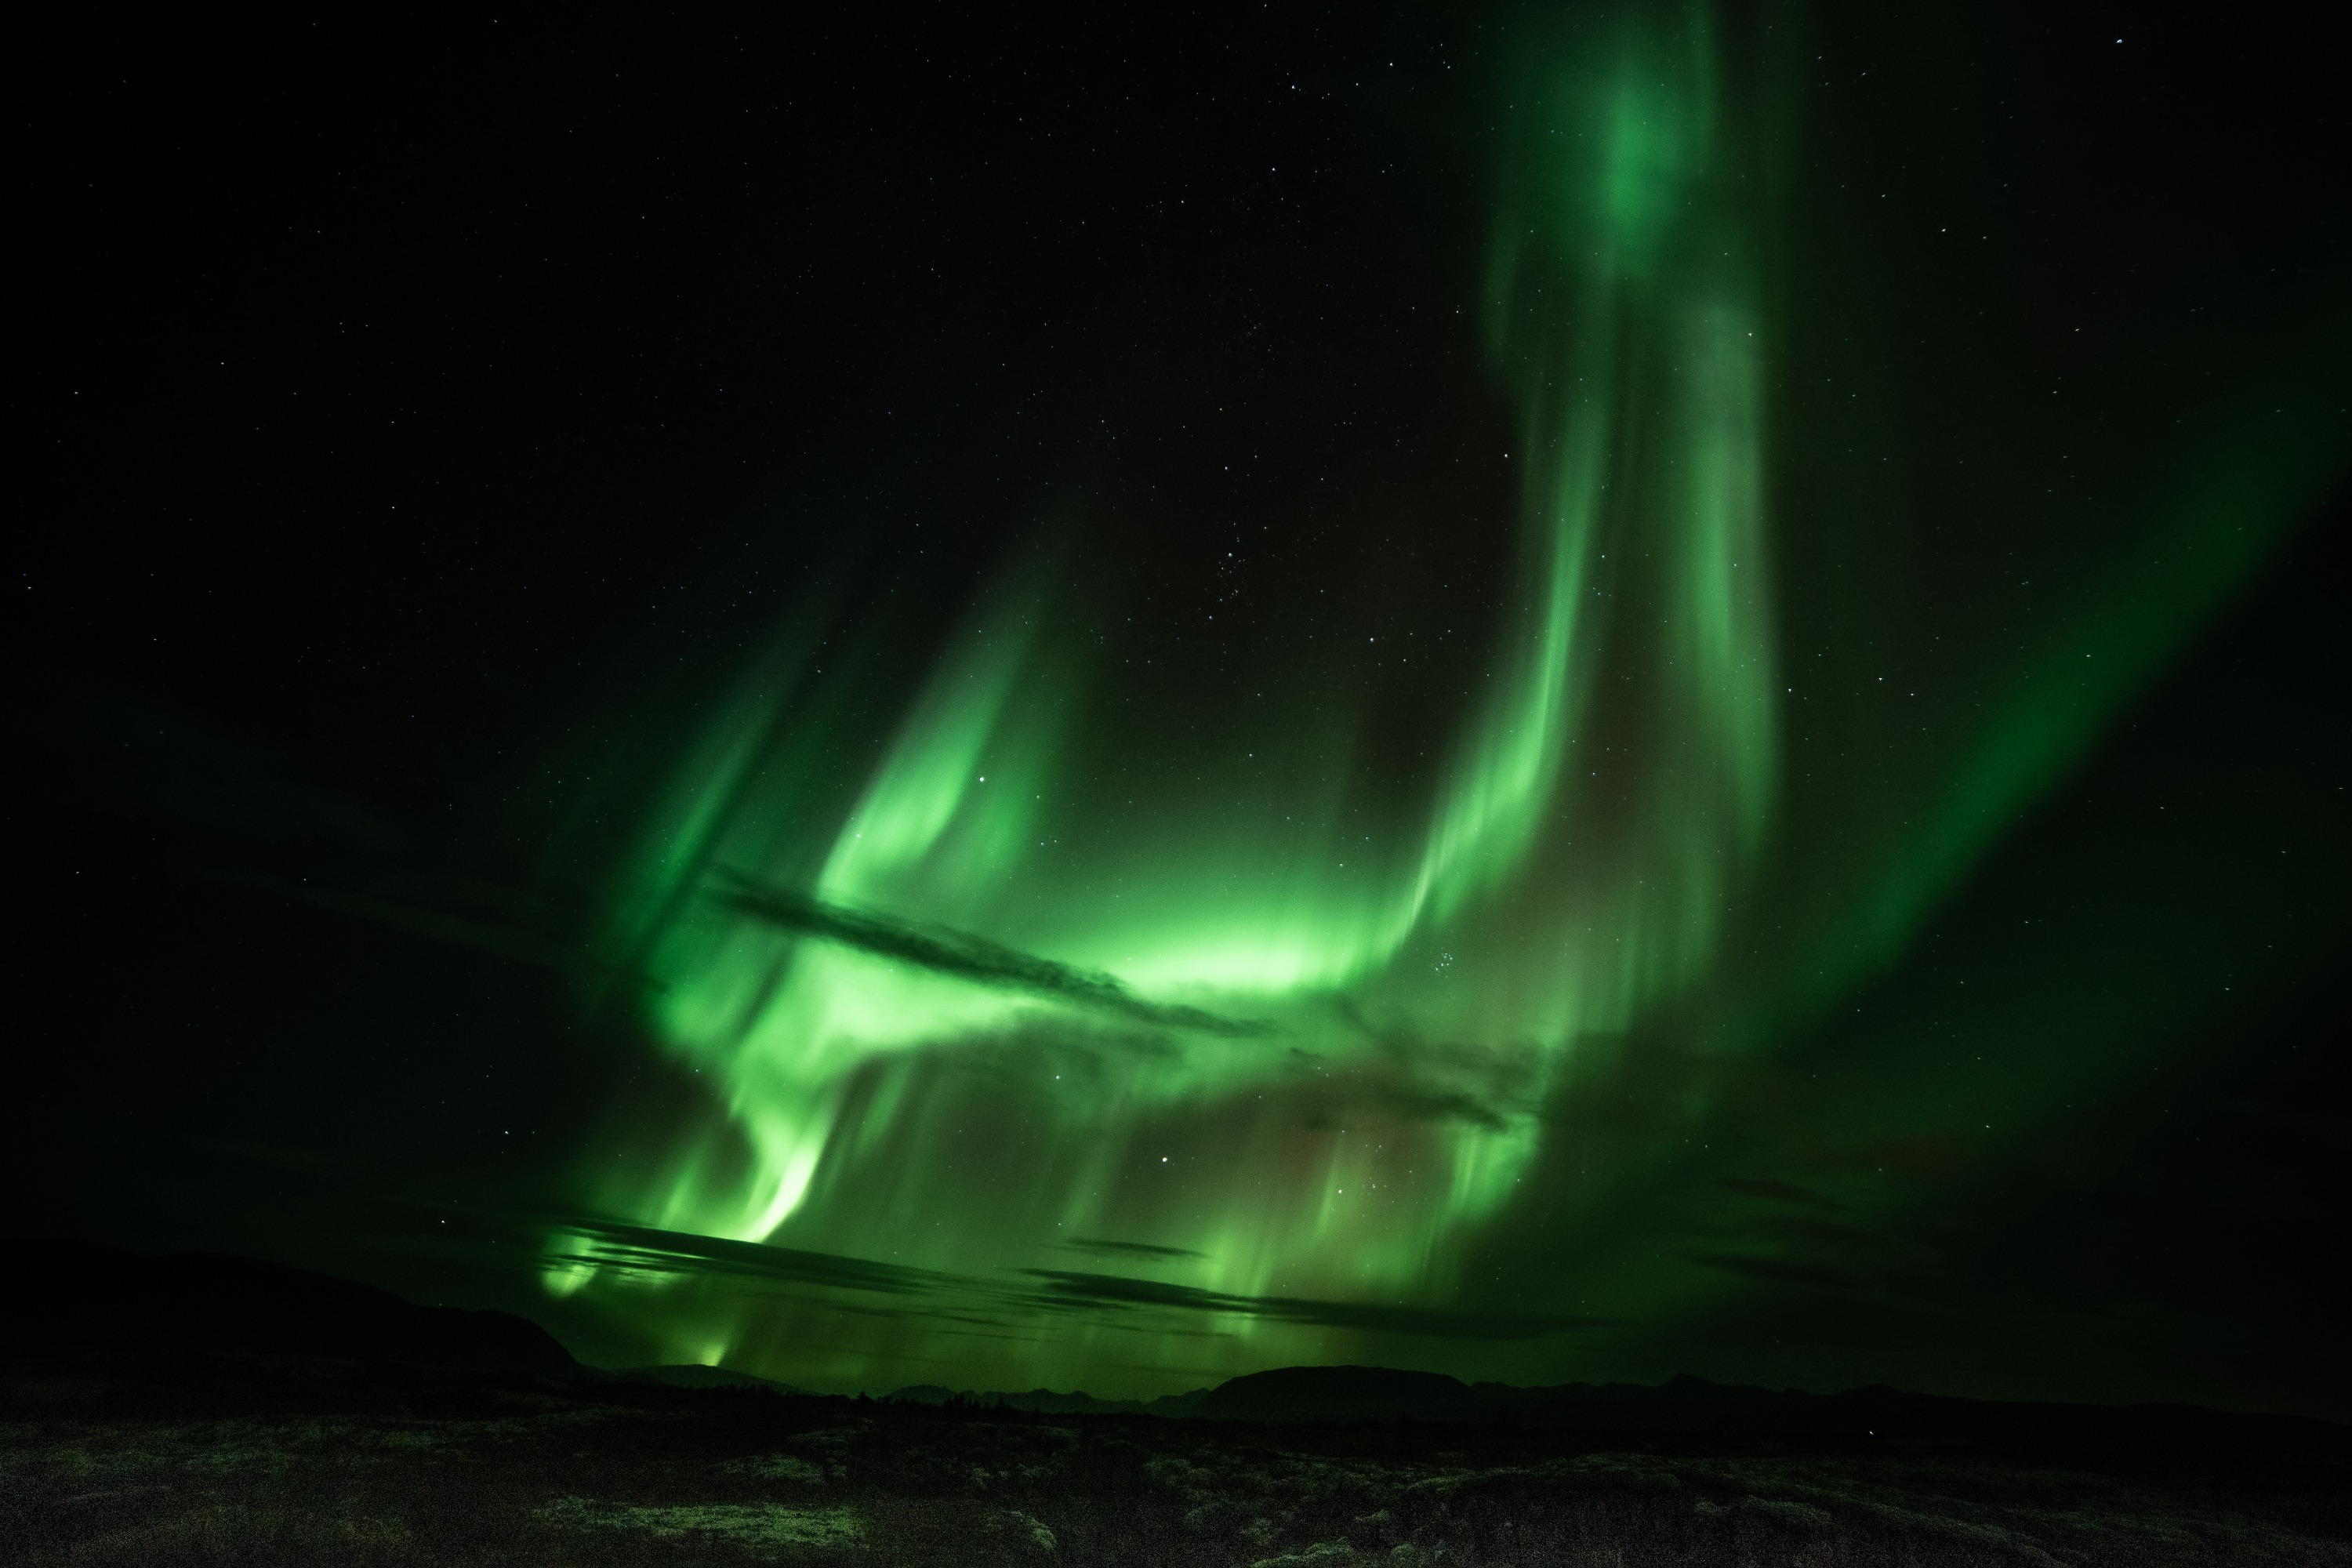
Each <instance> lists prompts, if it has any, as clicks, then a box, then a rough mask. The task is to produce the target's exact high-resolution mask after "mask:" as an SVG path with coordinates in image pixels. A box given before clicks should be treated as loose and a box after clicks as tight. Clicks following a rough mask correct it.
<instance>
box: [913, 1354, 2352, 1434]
mask: <svg viewBox="0 0 2352 1568" xmlns="http://www.w3.org/2000/svg"><path fill="white" fill-rule="evenodd" d="M891 1397H892V1398H896V1399H904V1400H911V1401H915V1402H918V1403H921V1404H928V1405H942V1404H945V1403H947V1402H948V1401H950V1400H951V1399H962V1400H966V1401H969V1402H971V1403H972V1404H976V1405H1004V1406H1006V1407H1008V1408H1010V1409H1015V1410H1030V1411H1038V1412H1044V1413H1049V1414H1063V1415H1122V1414H1124V1415H1166V1416H1190V1417H1197V1418H1199V1419H1202V1420H1213V1421H1236V1422H1253V1423H1262V1424H1276V1425H1280V1424H1292V1425H1355V1424H1361V1423H1366V1422H1387V1421H1397V1420H1412V1421H1426V1422H1486V1423H1497V1424H1503V1425H1508V1426H1524V1427H1528V1428H1549V1429H1553V1430H1559V1431H1573V1432H1583V1433H1590V1434H1593V1435H1595V1436H1625V1437H1641V1438H1666V1439H1678V1438H1689V1439H1701V1438H1704V1439H1728V1440H1733V1441H1765V1442H1781V1441H1790V1440H1802V1441H1808V1442H1819V1441H1828V1442H1831V1443H1833V1444H1837V1445H1840V1446H1843V1445H1847V1444H1852V1445H1855V1446H1857V1447H1863V1448H1864V1449H1868V1448H1872V1447H1876V1446H1880V1445H1900V1444H1906V1443H1919V1442H1933V1443H1960V1444H1967V1445H1987V1446H1991V1447H2000V1448H2005V1449H2033V1450H2053V1449H2060V1450H2077V1449H2079V1450H2084V1451H2091V1450H2095V1451H2099V1452H2103V1453H2112V1452H2116V1451H2121V1450H2132V1449H2146V1450H2151V1451H2154V1450H2184V1449H2193V1450H2209V1451H2210V1450H2224V1449H2226V1450H2229V1451H2233V1452H2239V1453H2257V1452H2276V1453H2284V1452H2320V1451H2324V1452H2352V1427H2345V1426H2337V1425H2336V1424H2334V1423H2331V1422H2326V1421H2320V1420H2315V1419H2313V1418H2311V1417H2307V1416H2300V1415H2242V1414H2234V1413H2231V1412H2228V1411H2219V1410H2207V1409H2202V1408H2200V1407H2197V1406H2194V1405H2059V1404H2047V1403H2031V1402H2005V1401H1997V1400H1982V1399H1954V1398H1949V1397H1946V1396H1944V1395H1940V1394H1903V1393H1899V1392H1897V1391H1896V1390H1895V1389H1892V1388H1885V1387H1871V1388H1857V1389H1853V1390H1850V1391H1848V1392H1846V1393H1843V1394H1807V1393H1804V1392H1801V1391H1800V1390H1796V1389H1780V1390H1775V1389H1768V1388H1754V1387H1742V1386H1737V1385H1731V1384H1717V1383H1709V1382H1707V1381H1706V1379H1704V1378H1697V1377H1691V1376H1687V1375H1685V1376H1681V1377H1676V1378H1674V1379H1671V1380H1670V1381H1668V1382H1666V1383H1664V1384H1660V1385H1658V1386H1655V1387H1652V1386H1650V1385H1648V1384H1622V1383H1618V1384H1582V1383H1571V1384H1559V1385H1557V1386H1554V1387H1549V1388H1518V1387H1514V1386H1512V1385H1510V1384H1500V1383H1481V1384H1475V1385H1474V1384H1464V1383H1462V1382H1460V1381H1458V1380H1457V1379H1454V1378H1451V1377H1448V1376H1446V1375H1444V1373H1433V1372H1408V1371H1402V1370H1399V1369H1397V1368H1393V1367H1380V1366H1291V1367H1279V1368H1276V1369H1275V1370H1273V1371H1270V1372H1258V1373H1248V1374H1246V1375H1244V1376H1242V1377H1235V1378H1231V1379H1228V1380H1227V1381H1226V1382H1224V1383H1222V1384H1218V1385H1217V1386H1216V1387H1214V1388H1209V1389H1198V1390H1195V1391H1193V1392H1192V1393H1190V1394H1171V1395H1168V1396H1166V1397H1163V1398H1160V1399H1153V1400H1108V1399H1096V1398H1093V1397H1091V1396H1090V1395H1087V1394H1055V1393H1053V1392H1052V1391H1050V1390H1047V1389H1042V1388H1041V1389H1036V1390H1034V1391H1032V1392H1031V1393H1028V1394H1003V1393H995V1392H990V1393H978V1394H974V1393H960V1392H958V1391H956V1390H952V1389H950V1388H947V1387H944V1386H942V1385H940V1384H916V1385H914V1386H911V1387H908V1388H902V1389H899V1390H898V1392H897V1393H896V1394H893V1395H891Z"/></svg>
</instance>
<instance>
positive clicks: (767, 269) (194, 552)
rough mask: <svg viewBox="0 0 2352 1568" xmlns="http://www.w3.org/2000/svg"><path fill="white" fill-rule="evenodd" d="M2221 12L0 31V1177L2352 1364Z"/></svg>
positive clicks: (611, 1281)
mask: <svg viewBox="0 0 2352 1568" xmlns="http://www.w3.org/2000/svg"><path fill="white" fill-rule="evenodd" d="M2217 9H2218V8H2212V7H2204V8H2189V9H2188V10H2178V9H2151V8H2149V7H2146V6H2139V5H2131V6H2125V5H2116V6H2111V7H2108V8H2106V9H2104V10H2101V9H2095V8H2088V7H2068V6H2063V5H2062V6H2057V7H2053V6H2049V5H2032V6H2026V5H2015V6H2007V7H1944V8H1937V9H1918V10H1914V11H1906V10H1903V9H1901V8H1896V7H1889V6H1885V5H1861V4H1843V3H1830V4H1822V5H1811V6H1802V5H1773V4H1765V5H1756V6H1732V5H1724V6H1720V7H1717V8H1716V9H1713V10H1710V9H1708V8H1706V6H1704V5H1674V4H1663V3H1660V4H1651V3H1639V4H1624V5H1494V6H1480V5H1465V6H1458V7H1455V6H1447V7H1436V6H1433V7H1427V8H1423V9H1419V10H1415V11H1409V12H1403V13H1396V14H1388V13H1380V14H1375V13H1374V12H1373V11H1371V10H1370V8H1366V7H1354V6H1349V7H1332V8H1329V9H1328V10H1317V9H1314V8H1310V7H1304V6H1296V7H1294V6H1279V5H1277V6H1274V7H1265V8H1249V7H1235V8H1232V9H1229V10H1217V11H1210V12H1203V13H1201V14H1198V15H1182V16H1179V15H1171V14H1170V13H1168V12H1167V11H1166V10H1165V9H1163V8H1146V9H1139V10H1136V11H1134V12H1132V13H1129V14H1122V15H1114V16H1102V15H1096V16H1088V17H1087V18H1086V19H1083V20H1079V21H1076V22H1073V21H1071V20H1069V19H1068V18H1064V17H1056V18H1055V19H1053V20H1052V21H1050V22H1048V21H1046V20H1044V19H1042V18H1040V19H1024V18H1023V17H1021V16H1017V15H1005V14H997V13H994V12H990V11H986V10H985V9H984V8H983V9H982V10H973V9H971V8H961V9H950V10H943V11H931V10H923V9H894V8H892V7H889V6H886V5H859V6H852V7H845V8H842V9H840V10H838V11H823V10H820V9H819V8H816V7H788V8H783V9H782V10H780V11H778V12H777V13H776V15H775V16H772V17H771V18H769V19H767V20H764V21H761V22H760V23H758V24H757V25H753V26H742V27H734V26H710V27H707V28H700V29H696V28H691V27H686V26H679V25H677V24H674V23H670V22H663V23H659V24H656V23H653V22H650V21H645V20H639V21H637V22H635V23H631V24H629V25H625V26H624V25H614V26H590V25H587V24H579V23H572V24H563V25H560V26H547V25H542V24H539V23H530V22H517V21H515V20H511V19H503V18H502V19H499V20H497V21H492V20H490V19H488V18H487V17H484V18H478V19H476V20H473V21H470V22H467V23H464V24H461V25H458V26H456V27H455V28H454V29H450V28H436V29H434V30H431V31H424V30H415V29H412V28H411V27H410V26H407V25H405V24H404V23H402V24H395V23H393V22H384V23H382V24H376V23H370V22H365V21H353V20H352V19H351V18H349V17H341V18H339V19H336V20H333V21H322V22H319V23H315V24H314V23H312V22H310V21H288V22H285V23H283V24H278V23H275V22H273V23H271V24H269V25H267V26H264V25H258V24H250V23H218V22H214V21H209V20H208V21H207V22H206V23H205V25H204V26H194V25H192V24H191V25H182V24H174V25H173V26H184V30H177V31H173V30H160V31H158V30H146V29H142V28H138V27H133V26H129V25H127V24H126V25H124V26H121V27H120V28H118V29H115V30H101V29H91V30H82V31H74V32H62V31H60V32H52V33H50V34H48V35H46V36H44V37H40V38H38V39H37V40H35V41H34V42H33V43H31V44H28V45H27V48H26V64H25V66H24V74H25V75H26V77H27V78H29V79H32V80H31V82H30V85H28V86H27V87H26V89H25V91H24V93H23V95H22V100H23V103H24V108H23V110H22V112H21V114H20V117H19V126H20V135H21V136H22V137H23V138H24V141H23V145H24V147H25V148H26V153H25V155H24V156H23V158H22V159H21V161H20V170H21V171H22V180H23V188H24V191H25V194H24V195H22V196H20V201H19V207H20V215H21V216H20V223H19V227H18V233H19V241H18V250H19V254H20V256H22V257H24V258H27V259H28V262H29V265H27V266H26V275H27V280H26V281H25V282H23V283H20V285H19V287H18V292H17V300H18V321H19V329H18V350H17V353H16V363H17V367H18V375H17V377H16V387H15V390H14V391H13V393H12V398H13V403H14V412H15V422H16V425H17V426H18V429H19V432H20V434H19V444H20V450H21V451H22V452H23V453H24V454H25V456H24V458H22V459H21V460H20V473H21V474H23V475H24V476H26V478H25V479H20V482H19V484H18V487H17V494H18V496H19V498H20V499H19V501H18V506H17V511H18V515H19V518H20V524H19V527H18V528H17V529H16V530H15V531H12V535H13V542H12V549H11V555H12V557H13V559H14V561H15V563H16V578H17V581H16V582H15V583H14V584H11V591H12V592H14V593H15V594H16V611H15V613H14V615H12V616H10V617H9V626H8V635H9V643H10V652H9V666H8V679H7V692H8V700H9V706H10V709H11V722H10V726H9V728H10V731H11V733H12V735H13V736H14V737H15V738H16V742H17V746H16V758H15V759H14V760H13V761H12V762H11V763H10V765H9V781H10V782H9V792H8V795H7V797H6V798H7V812H8V819H9V823H10V827H11V841H12V846H13V851H12V857H11V858H12V863H13V864H14V866H15V867H16V873H15V875H16V887H17V889H18V892H17V897H16V903H17V906H18V909H19V921H20V923H19V931H20V935H19V938H18V942H17V973H16V994H17V996H18V1005H17V1008H16V1021H15V1023H14V1024H13V1026H11V1027H10V1029H9V1030H8V1039H9V1047H8V1060H9V1067H10V1071H9V1079H8V1082H9V1089H8V1093H7V1095H6V1097H5V1111H0V1116H5V1136H0V1145H5V1156H0V1173H5V1180H6V1182H7V1184H8V1185H7V1191H8V1193H9V1194H11V1197H12V1199H13V1202H12V1204H11V1205H10V1209H11V1213H12V1215H13V1216H14V1217H13V1219H12V1220H11V1222H10V1228H11V1229H13V1230H15V1231H16V1232H17V1233H18V1234H21V1235H26V1236H31V1237H44V1236H49V1237H68V1236H70V1237H89V1238H94V1239H101V1240H108V1241H113V1242H117V1243H121V1244H123V1245H129V1246H134V1247H144V1248H150V1249H155V1250H171V1249H180V1248H191V1247H200V1248H215V1249H220V1250H229V1251H238V1252H246V1253H251V1254H255V1255H258V1256H262V1257H268V1258H277V1259H280V1260H283V1261H287V1262H290V1263H296V1264H299V1265H302V1266H304V1267H308V1268H320V1269H325V1270H328V1271H331V1272H334V1273H339V1274H343V1275H348V1276H351V1277H353V1278H358V1279H366V1280H369V1281H372V1282H374V1283H377V1284H381V1285H384V1286H386V1287H389V1288H391V1289H396V1290H400V1291H402V1292H404V1293H405V1294H408V1295H410V1296H412V1297H415V1298H416V1299H419V1300H430V1301H444V1302H448V1303H451V1304H459V1305H467V1306H500V1307H505V1308H508V1309H510V1310H517V1311H521V1312H524V1313H526V1314H528V1315H530V1316H531V1317H533V1318H535V1319H537V1320H538V1321H541V1322H543V1323H545V1324H547V1325H548V1326H549V1327H550V1328H551V1330H553V1331H555V1332H556V1333H557V1335H558V1336H559V1337H561V1338H562V1339H563V1340H564V1342H566V1343H567V1344H569V1345H570V1346H571V1347H572V1349H573V1350H574V1351H575V1352H577V1353H578V1354H580V1355H581V1356H582V1357H583V1359H585V1360H589V1361H592V1362H597V1363H605V1364H638V1363H653V1362H709V1363H725V1364H727V1365H730V1366H733V1367H737V1368H740V1370H743V1371H747V1372H751V1373H760V1374H762V1375H766V1376H770V1377H774V1378H779V1379H782V1380H786V1381H789V1382H792V1383H795V1384H803V1385H805V1386H810V1387H814V1388H820V1389H825V1390H836V1391H853V1390H861V1389H862V1390H866V1391H869V1392H876V1393H879V1392H884V1391H887V1390H888V1389H891V1388H894V1387H897V1386H899V1385H901V1384H914V1383H929V1384H948V1385H950V1386H953V1387H963V1388H1007V1389H1025V1388H1029V1387H1033V1386H1037V1385H1050V1386H1053V1387H1055V1388H1062V1389H1067V1388H1071V1387H1082V1388H1085V1389H1087V1390H1088V1391H1090V1392H1092V1393H1095V1394H1099V1395H1104V1396H1139V1395H1140V1396H1149V1395H1153V1394H1164V1393H1170V1392H1174V1391H1178V1390H1181V1389H1186V1388H1192V1387H1197V1386H1201V1385H1202V1384H1209V1383H1213V1382H1216V1381H1218V1380H1220V1379H1222V1378H1224V1377H1227V1376H1231V1375H1234V1374H1236V1373H1244V1372H1250V1371H1255V1370H1258V1369H1261V1368H1265V1367H1270V1366H1280V1365H1287V1364H1296V1363H1349V1362H1356V1363H1377V1364H1385V1365H1391V1366H1411V1367H1423V1368H1429V1369H1433V1370H1438V1371H1444V1372H1449V1373H1455V1374H1457V1375H1460V1376H1463V1377H1465V1378H1474V1379H1501V1380H1505V1381H1508V1382H1513V1383H1519V1384H1538V1383H1559V1382H1566V1381H1571V1380H1573V1381H1593V1382H1599V1381H1610V1380H1629V1381H1643V1382H1655V1381H1658V1380H1659V1379H1662V1378H1664V1377H1666V1376H1668V1375H1670V1374H1673V1373H1681V1372H1688V1373H1697V1374H1700V1375H1703V1376H1707V1377H1712V1378H1717V1379H1721V1380H1725V1381H1736V1382H1753V1383H1764V1384H1771V1385H1774V1386H1782V1385H1793V1386H1802V1387H1809V1388H1815V1389H1823V1390H1828V1389H1836V1388H1843V1387H1851V1386H1854V1385H1857V1384H1871V1383H1885V1384H1895V1385H1897V1386H1902V1387H1908V1388H1916V1389H1925V1390H1930V1391H1935V1392H1941V1393H1953V1394H1973V1395H1983V1396H1990V1397H2003V1398H2009V1397H2033V1398H2063V1399H2093V1400H2147V1399H2168V1400H2191V1401H2198V1402H2204V1403H2211V1404H2218V1405H2231V1406H2242V1407H2258V1408H2273V1409H2284V1410H2301V1411H2307V1412H2314V1413H2318V1414H2323V1415H2336V1416H2352V1352H2347V1349H2346V1347H2345V1341H2344V1337H2343V1335H2342V1332H2341V1323H2342V1321H2343V1319H2344V1317H2345V1316H2346V1314H2347V1310H2352V1291H2347V1284H2352V1279H2347V1262H2346V1257H2347V1252H2346V1246H2345V1243H2346V1239H2347V1237H2346V1225H2345V1220H2344V1215H2345V1213H2346V1212H2347V1201H2352V1179H2347V1174H2348V1173H2352V1066H2347V1059H2346V1054H2345V1051H2344V1044H2343V1043H2344V1041H2345V1040H2346V1039H2347V1038H2352V1019H2347V1005H2346V1000H2345V996H2344V993H2343V972H2344V971H2343V959H2342V955H2343V952H2344V947H2345V941H2346V937H2347V919H2346V917H2347V886H2352V822H2347V812H2352V794H2348V793H2347V791H2352V756H2347V713H2352V700H2347V697H2348V696H2352V693H2347V674H2352V668H2347V651H2346V637H2347V633H2346V628H2347V617H2346V614H2345V602H2346V586H2345V584H2346V583H2347V576H2346V573H2347V552H2346V544H2345V530H2346V527H2347V522H2348V521H2352V514H2347V504H2352V489H2347V472H2352V413H2347V407H2352V405H2347V385H2346V377H2345V374H2344V366H2345V365H2346V364H2347V363H2352V289H2347V277H2352V202H2347V195H2352V192H2347V188H2346V187H2347V183H2352V182H2347V177H2346V169H2347V167H2352V161H2347V157H2346V154H2347V151H2352V148H2347V142H2348V141H2352V138H2347V124H2346V121H2347V113H2346V109H2345V98H2344V94H2343V89H2342V86H2341V82H2340V80H2339V73H2338V71H2337V68H2336V61H2337V60H2338V59H2339V58H2340V53H2339V51H2338V49H2337V47H2336V46H2337V40H2336V39H2334V38H2332V37H2319V36H2317V35H2316V34H2314V33H2311V32H2309V31H2305V30H2300V25H2299V24H2298V25H2295V26H2290V25H2289V24H2287V23H2286V22H2285V21H2284V16H2286V15H2287V13H2285V12H2284V11H2281V12H2279V13H2277V14H2275V15H2265V14H2263V13H2262V12H2261V11H2259V10H2256V9H2234V8H2233V9H2232V10H2231V12H2230V14H2229V15H2228V16H2220V15H2218V14H2215V15H2201V16H2200V15H2198V14H2197V13H2198V11H2200V10H2203V11H2206V12H2216V11H2217ZM27 481H29V482H27Z"/></svg>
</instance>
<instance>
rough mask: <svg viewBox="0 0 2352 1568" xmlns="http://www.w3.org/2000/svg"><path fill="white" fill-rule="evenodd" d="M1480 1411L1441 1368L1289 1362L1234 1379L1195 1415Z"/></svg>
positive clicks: (1360, 1416) (1435, 1416) (1337, 1416)
mask: <svg viewBox="0 0 2352 1568" xmlns="http://www.w3.org/2000/svg"><path fill="white" fill-rule="evenodd" d="M1476 1413H1477V1412H1476V1411H1475V1400H1474V1396H1473V1395H1472V1394H1471V1391H1470V1389H1469V1388H1468V1386H1466V1385H1465V1384H1463V1383H1462V1382H1461V1380H1459V1379H1458V1378H1451V1377H1448V1376H1446V1375H1445V1374H1444V1373H1440V1372H1400V1371H1398V1370H1396V1369H1395V1368H1393V1367H1385V1366H1286V1367H1278V1368H1276V1370H1274V1371H1272V1372H1254V1373H1250V1374H1248V1375H1247V1376H1245V1377H1236V1378H1231V1379H1228V1380H1227V1381H1226V1382H1224V1383H1221V1384H1218V1385H1217V1386H1216V1387H1214V1388H1213V1389H1211V1390H1210V1391H1209V1393H1208V1395H1207V1396H1206V1397H1205V1398H1203V1399H1202V1401H1201V1404H1200V1407H1199V1409H1198V1410H1197V1411H1195V1412H1194V1414H1196V1415H1202V1416H1205V1417H1207V1418H1209V1419H1211V1420H1219V1421H1364V1420H1381V1419H1393V1418H1395V1417H1397V1416H1399V1415H1412V1416H1416V1417H1421V1418H1423V1419H1431V1420H1461V1419H1464V1418H1465V1417H1469V1416H1472V1415H1475V1414H1476Z"/></svg>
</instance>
